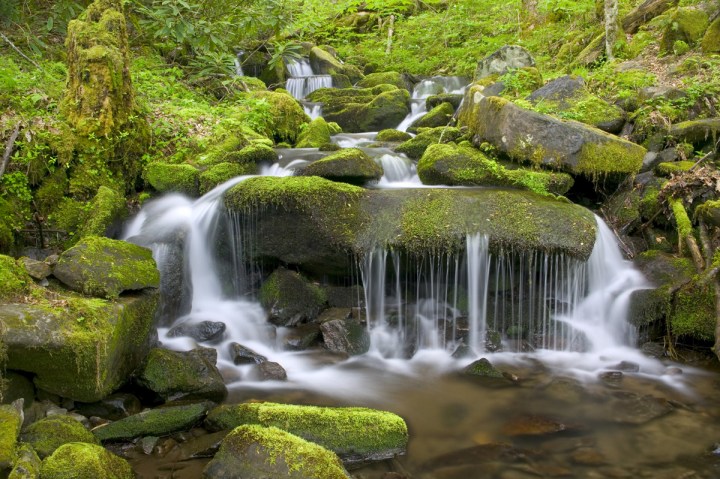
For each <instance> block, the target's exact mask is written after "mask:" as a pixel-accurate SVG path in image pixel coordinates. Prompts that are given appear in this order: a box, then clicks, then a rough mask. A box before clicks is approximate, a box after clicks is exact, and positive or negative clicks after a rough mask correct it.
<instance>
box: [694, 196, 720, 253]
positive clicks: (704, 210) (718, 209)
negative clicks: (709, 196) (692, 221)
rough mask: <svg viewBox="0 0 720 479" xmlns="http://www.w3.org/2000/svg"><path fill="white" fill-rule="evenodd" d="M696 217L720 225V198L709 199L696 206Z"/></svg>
mask: <svg viewBox="0 0 720 479" xmlns="http://www.w3.org/2000/svg"><path fill="white" fill-rule="evenodd" d="M695 217H696V218H699V219H701V220H702V221H705V222H707V223H709V224H711V225H714V226H720V200H709V201H706V202H704V203H703V204H701V205H700V206H698V207H697V208H695ZM718 251H720V250H718Z"/></svg>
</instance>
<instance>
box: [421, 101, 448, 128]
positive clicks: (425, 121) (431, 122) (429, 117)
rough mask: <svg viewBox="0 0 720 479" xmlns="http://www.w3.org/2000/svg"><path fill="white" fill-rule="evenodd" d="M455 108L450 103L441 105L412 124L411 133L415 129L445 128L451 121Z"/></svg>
mask: <svg viewBox="0 0 720 479" xmlns="http://www.w3.org/2000/svg"><path fill="white" fill-rule="evenodd" d="M454 113H455V108H454V107H453V106H452V104H450V103H447V102H445V103H441V104H439V105H438V106H436V107H435V108H433V109H432V110H430V111H429V112H427V113H425V114H424V115H423V116H421V117H420V118H418V119H417V120H415V121H414V122H413V124H412V125H411V128H413V130H412V131H415V130H414V129H417V128H437V127H439V126H445V125H447V124H448V123H450V120H452V117H453V114H454Z"/></svg>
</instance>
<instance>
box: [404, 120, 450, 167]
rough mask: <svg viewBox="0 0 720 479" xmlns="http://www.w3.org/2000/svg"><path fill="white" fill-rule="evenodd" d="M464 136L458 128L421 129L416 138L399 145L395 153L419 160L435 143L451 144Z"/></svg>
mask: <svg viewBox="0 0 720 479" xmlns="http://www.w3.org/2000/svg"><path fill="white" fill-rule="evenodd" d="M461 136H462V133H461V132H460V130H459V129H458V128H452V127H439V128H428V129H420V130H419V131H418V134H417V135H416V136H415V138H411V139H409V140H407V141H405V142H403V143H401V144H399V145H398V146H397V147H396V148H395V151H397V152H398V153H405V154H406V155H407V156H409V157H410V158H412V159H413V160H419V159H420V157H422V156H423V153H425V150H426V149H427V147H428V146H430V145H432V144H433V143H449V142H451V141H456V140H458V139H459V138H460V137H461Z"/></svg>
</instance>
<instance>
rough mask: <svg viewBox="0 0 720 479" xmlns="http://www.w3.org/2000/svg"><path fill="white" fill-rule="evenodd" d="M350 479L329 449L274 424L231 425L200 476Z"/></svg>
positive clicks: (216, 478) (221, 478)
mask: <svg viewBox="0 0 720 479" xmlns="http://www.w3.org/2000/svg"><path fill="white" fill-rule="evenodd" d="M270 477H277V478H279V477H283V478H288V479H306V478H313V479H350V475H349V474H348V473H347V472H346V471H345V469H344V468H343V465H342V463H341V462H340V459H338V457H337V456H336V455H335V454H333V453H332V452H331V451H328V450H327V449H325V448H323V447H321V446H318V445H317V444H314V443H312V442H308V441H305V440H304V439H302V438H299V437H297V436H295V435H293V434H290V433H288V432H285V431H283V430H281V429H278V428H275V427H262V426H257V425H244V426H240V427H237V428H235V429H234V430H233V431H232V432H230V434H228V435H227V436H226V437H225V439H224V440H223V442H222V444H221V445H220V450H219V451H218V452H217V454H215V457H214V458H213V459H212V460H211V461H210V462H209V463H208V465H207V466H206V467H205V469H204V470H203V478H204V479H241V478H242V479H264V478H270Z"/></svg>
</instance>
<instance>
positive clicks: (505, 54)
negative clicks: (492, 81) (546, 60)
mask: <svg viewBox="0 0 720 479" xmlns="http://www.w3.org/2000/svg"><path fill="white" fill-rule="evenodd" d="M534 66H535V59H534V58H533V57H532V55H530V52H528V51H527V50H525V49H524V48H523V47H519V46H517V45H505V46H504V47H502V48H500V49H499V50H497V51H495V52H494V53H492V54H491V55H489V56H487V57H485V58H484V59H482V60H480V62H479V63H478V65H477V68H476V69H475V77H474V79H475V81H477V80H480V79H482V78H485V77H489V76H490V75H503V74H505V73H507V72H508V70H510V69H516V68H524V67H534Z"/></svg>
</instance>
